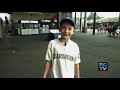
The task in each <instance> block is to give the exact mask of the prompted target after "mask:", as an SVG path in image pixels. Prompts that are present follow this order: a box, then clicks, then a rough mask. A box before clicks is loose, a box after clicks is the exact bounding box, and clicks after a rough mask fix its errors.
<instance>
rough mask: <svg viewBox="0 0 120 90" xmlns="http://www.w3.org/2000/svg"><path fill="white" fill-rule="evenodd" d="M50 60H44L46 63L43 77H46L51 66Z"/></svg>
mask: <svg viewBox="0 0 120 90" xmlns="http://www.w3.org/2000/svg"><path fill="white" fill-rule="evenodd" d="M51 63H52V62H51V61H48V60H47V61H46V65H45V70H44V74H43V78H46V77H47V74H48V72H49V69H50V68H51Z"/></svg>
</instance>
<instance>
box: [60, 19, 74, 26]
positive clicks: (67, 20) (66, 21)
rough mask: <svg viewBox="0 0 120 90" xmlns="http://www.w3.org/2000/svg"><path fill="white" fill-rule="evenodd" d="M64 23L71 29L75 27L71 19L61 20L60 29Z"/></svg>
mask: <svg viewBox="0 0 120 90" xmlns="http://www.w3.org/2000/svg"><path fill="white" fill-rule="evenodd" d="M64 23H69V24H71V25H72V26H73V27H75V22H74V21H73V20H72V19H62V20H61V21H60V27H61V26H62V24H64Z"/></svg>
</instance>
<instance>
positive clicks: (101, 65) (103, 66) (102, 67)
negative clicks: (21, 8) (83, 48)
mask: <svg viewBox="0 0 120 90" xmlns="http://www.w3.org/2000/svg"><path fill="white" fill-rule="evenodd" d="M98 70H99V71H108V62H98Z"/></svg>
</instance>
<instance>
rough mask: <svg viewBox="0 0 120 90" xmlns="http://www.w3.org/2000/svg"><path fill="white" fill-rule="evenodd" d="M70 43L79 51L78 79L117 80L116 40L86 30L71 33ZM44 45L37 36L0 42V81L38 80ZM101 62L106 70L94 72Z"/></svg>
mask: <svg viewBox="0 0 120 90" xmlns="http://www.w3.org/2000/svg"><path fill="white" fill-rule="evenodd" d="M72 40H74V41H75V42H76V43H77V44H78V45H79V47H80V50H81V61H82V62H81V64H80V70H81V71H80V72H81V77H82V78H120V70H119V69H120V39H118V38H113V37H107V35H106V34H105V33H96V35H92V34H91V32H90V31H89V32H88V33H81V32H75V34H74V36H73V37H72ZM47 45H48V41H47V40H46V39H44V38H41V36H40V35H31V36H10V37H5V38H3V39H0V78H41V77H42V74H43V70H44V65H45V60H44V58H45V53H46V49H47ZM102 61H104V62H108V71H98V62H102ZM48 77H49V76H48Z"/></svg>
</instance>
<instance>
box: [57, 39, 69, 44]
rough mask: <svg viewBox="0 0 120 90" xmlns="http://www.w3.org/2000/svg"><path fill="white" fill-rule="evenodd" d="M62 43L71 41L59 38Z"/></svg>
mask: <svg viewBox="0 0 120 90" xmlns="http://www.w3.org/2000/svg"><path fill="white" fill-rule="evenodd" d="M59 40H60V42H62V43H67V42H68V41H69V40H70V39H63V38H59Z"/></svg>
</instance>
